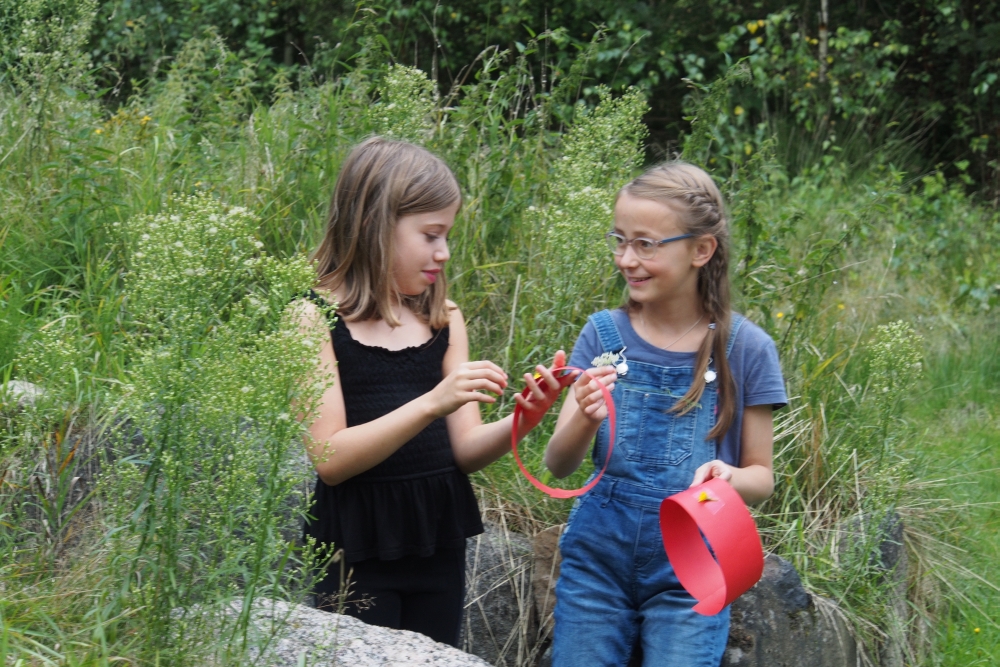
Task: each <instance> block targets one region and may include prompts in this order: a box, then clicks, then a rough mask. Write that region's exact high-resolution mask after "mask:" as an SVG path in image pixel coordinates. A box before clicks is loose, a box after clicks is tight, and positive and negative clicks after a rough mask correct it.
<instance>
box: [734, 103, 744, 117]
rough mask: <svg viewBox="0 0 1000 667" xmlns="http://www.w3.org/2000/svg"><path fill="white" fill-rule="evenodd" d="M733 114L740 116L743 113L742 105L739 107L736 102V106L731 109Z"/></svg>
mask: <svg viewBox="0 0 1000 667" xmlns="http://www.w3.org/2000/svg"><path fill="white" fill-rule="evenodd" d="M733 115H735V116H742V115H743V107H741V106H740V105H739V104H737V105H736V108H735V109H733Z"/></svg>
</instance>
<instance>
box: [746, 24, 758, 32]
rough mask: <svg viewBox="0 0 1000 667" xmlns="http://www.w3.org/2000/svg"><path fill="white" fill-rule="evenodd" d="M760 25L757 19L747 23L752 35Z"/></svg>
mask: <svg viewBox="0 0 1000 667" xmlns="http://www.w3.org/2000/svg"><path fill="white" fill-rule="evenodd" d="M758 27H759V26H758V25H757V22H756V21H750V23H747V30H749V31H750V34H751V35H752V34H754V33H755V32H757V28H758Z"/></svg>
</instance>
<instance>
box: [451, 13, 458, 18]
mask: <svg viewBox="0 0 1000 667" xmlns="http://www.w3.org/2000/svg"><path fill="white" fill-rule="evenodd" d="M451 18H452V19H453V20H454V19H457V18H458V13H457V12H452V13H451Z"/></svg>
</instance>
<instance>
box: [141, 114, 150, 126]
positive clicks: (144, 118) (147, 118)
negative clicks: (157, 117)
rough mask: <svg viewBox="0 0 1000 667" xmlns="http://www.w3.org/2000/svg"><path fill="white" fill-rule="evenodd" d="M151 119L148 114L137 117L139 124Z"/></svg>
mask: <svg viewBox="0 0 1000 667" xmlns="http://www.w3.org/2000/svg"><path fill="white" fill-rule="evenodd" d="M151 120H153V119H152V118H150V117H149V116H143V117H142V118H140V119H139V124H140V125H145V124H146V123H148V122H149V121H151Z"/></svg>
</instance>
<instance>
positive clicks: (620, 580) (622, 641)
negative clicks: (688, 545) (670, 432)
mask: <svg viewBox="0 0 1000 667" xmlns="http://www.w3.org/2000/svg"><path fill="white" fill-rule="evenodd" d="M623 486H624V485H623V484H622V483H615V482H611V483H609V484H605V483H604V481H603V480H602V481H601V483H600V484H598V486H597V488H595V489H594V490H593V491H591V492H590V493H588V494H587V495H586V496H585V497H584V498H582V499H581V501H580V503H579V505H578V506H577V507H576V508H575V510H574V513H573V514H574V516H573V521H572V523H571V524H570V526H569V527H567V530H566V532H565V533H564V536H563V538H562V542H561V549H562V553H563V561H562V565H561V567H560V574H559V582H558V584H557V585H556V600H557V602H556V609H555V622H556V626H555V638H554V644H553V653H552V664H553V667H570V666H572V667H576V666H578V665H608V666H609V667H610V666H611V665H618V666H621V667H624V666H625V665H626V664H628V661H629V656H630V655H631V653H632V647H633V646H634V645H635V644H636V642H637V640H638V643H639V645H640V646H641V647H642V652H643V665H650V666H653V665H655V666H656V667H674V666H676V667H681V666H683V667H719V663H720V662H721V660H722V653H723V651H724V650H725V648H726V640H727V638H728V635H729V607H726V608H725V609H724V610H723V611H722V612H721V613H719V614H717V615H715V616H702V615H701V614H698V613H696V612H694V611H692V609H691V608H692V607H693V606H694V605H695V600H694V598H692V597H691V595H689V594H688V593H687V591H685V590H684V588H683V587H682V586H681V584H680V582H679V581H677V577H676V576H675V575H674V570H673V568H672V567H671V566H670V562H669V561H668V560H667V555H666V552H665V551H664V549H663V539H662V537H661V536H660V524H659V501H660V500H662V498H659V499H657V498H655V497H644V496H643V494H641V493H640V494H633V493H630V492H629V490H626V489H623V488H622V487H623ZM591 526H600V531H598V532H592V531H590V530H589V528H590V527H591Z"/></svg>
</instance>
